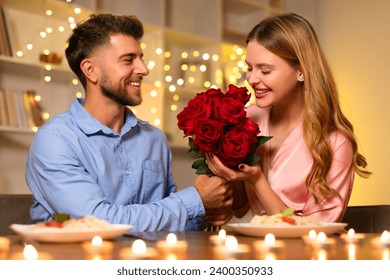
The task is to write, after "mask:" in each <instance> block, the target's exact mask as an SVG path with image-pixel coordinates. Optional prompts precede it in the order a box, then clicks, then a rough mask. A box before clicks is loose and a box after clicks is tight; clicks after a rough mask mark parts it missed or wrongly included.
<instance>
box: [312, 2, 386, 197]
mask: <svg viewBox="0 0 390 280" xmlns="http://www.w3.org/2000/svg"><path fill="white" fill-rule="evenodd" d="M318 3H319V6H318V8H319V11H320V13H319V15H320V17H319V20H318V22H319V34H320V40H321V42H322V45H323V48H324V50H325V53H326V55H327V57H328V59H329V62H330V65H331V67H332V70H333V71H334V75H335V78H336V81H337V83H338V87H339V90H340V98H341V102H342V108H343V110H344V112H345V114H346V115H347V117H348V118H349V119H350V121H351V122H352V123H353V124H354V128H355V133H356V135H357V137H358V140H359V143H360V148H361V151H362V153H363V154H364V155H365V157H366V158H367V161H368V167H369V170H370V171H372V172H373V175H372V176H371V177H370V178H369V179H362V178H360V177H357V178H356V180H355V185H354V189H353V192H352V197H351V200H350V205H367V204H390V188H389V186H388V185H387V184H388V182H389V181H390V172H389V169H388V168H389V166H390V146H389V144H388V139H389V137H390V130H389V129H388V124H389V123H390V110H389V108H388V104H390V83H389V74H388V71H389V70H388V69H389V66H390V55H389V50H390V28H389V26H390V17H389V15H390V1H387V0H374V1H366V0H343V1H339V0H326V1H325V0H320V1H318Z"/></svg>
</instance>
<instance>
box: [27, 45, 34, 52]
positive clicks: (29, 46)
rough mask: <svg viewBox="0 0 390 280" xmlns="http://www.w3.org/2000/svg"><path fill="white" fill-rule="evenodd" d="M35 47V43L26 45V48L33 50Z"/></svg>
mask: <svg viewBox="0 0 390 280" xmlns="http://www.w3.org/2000/svg"><path fill="white" fill-rule="evenodd" d="M33 47H34V46H33V44H27V46H26V48H27V49H28V50H29V51H31V50H32V48H33Z"/></svg>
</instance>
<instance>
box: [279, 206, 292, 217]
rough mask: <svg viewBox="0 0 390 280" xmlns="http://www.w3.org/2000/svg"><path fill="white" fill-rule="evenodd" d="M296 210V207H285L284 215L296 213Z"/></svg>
mask: <svg viewBox="0 0 390 280" xmlns="http://www.w3.org/2000/svg"><path fill="white" fill-rule="evenodd" d="M294 212H295V209H294V208H291V207H289V208H287V209H285V210H284V211H283V212H282V216H291V215H292V214H294Z"/></svg>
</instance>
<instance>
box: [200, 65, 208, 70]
mask: <svg viewBox="0 0 390 280" xmlns="http://www.w3.org/2000/svg"><path fill="white" fill-rule="evenodd" d="M199 69H200V71H201V72H206V70H207V67H206V65H203V64H202V65H201V66H200V67H199Z"/></svg>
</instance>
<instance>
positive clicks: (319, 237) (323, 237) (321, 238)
mask: <svg viewBox="0 0 390 280" xmlns="http://www.w3.org/2000/svg"><path fill="white" fill-rule="evenodd" d="M325 240H326V234H325V233H324V232H322V231H321V232H319V233H318V234H317V241H318V242H324V241H325Z"/></svg>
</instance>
